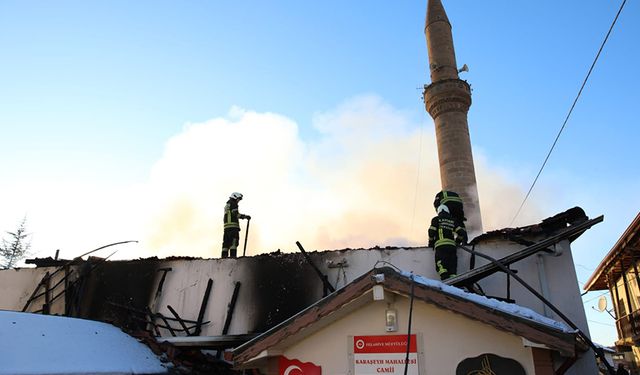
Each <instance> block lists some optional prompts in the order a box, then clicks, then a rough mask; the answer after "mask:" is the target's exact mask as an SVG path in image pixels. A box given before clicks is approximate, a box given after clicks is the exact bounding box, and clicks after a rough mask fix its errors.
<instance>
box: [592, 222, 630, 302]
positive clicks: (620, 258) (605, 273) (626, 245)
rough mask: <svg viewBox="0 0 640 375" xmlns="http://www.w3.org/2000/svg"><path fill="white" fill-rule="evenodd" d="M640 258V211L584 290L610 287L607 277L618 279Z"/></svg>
mask: <svg viewBox="0 0 640 375" xmlns="http://www.w3.org/2000/svg"><path fill="white" fill-rule="evenodd" d="M638 258H640V213H638V214H637V215H636V217H635V219H633V221H632V222H631V224H630V225H629V227H627V229H626V230H625V231H624V233H623V234H622V236H620V238H619V239H618V241H616V243H615V245H613V247H612V248H611V250H609V253H607V255H606V256H605V257H604V259H602V261H601V262H600V264H599V265H598V267H597V268H596V270H595V271H594V272H593V275H591V277H590V278H589V280H587V283H586V284H585V286H584V290H587V291H595V290H605V289H607V288H608V285H607V278H609V277H610V278H611V279H613V280H617V279H618V278H620V276H621V275H622V273H623V272H624V271H625V270H627V269H629V267H632V266H633V265H634V264H635V262H636V261H637V259H638Z"/></svg>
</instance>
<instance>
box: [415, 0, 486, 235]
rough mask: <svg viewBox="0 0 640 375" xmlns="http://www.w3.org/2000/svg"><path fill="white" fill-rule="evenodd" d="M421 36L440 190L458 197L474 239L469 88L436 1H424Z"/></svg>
mask: <svg viewBox="0 0 640 375" xmlns="http://www.w3.org/2000/svg"><path fill="white" fill-rule="evenodd" d="M424 32H425V36H426V39H427V49H428V51H429V70H430V72H431V84H430V85H425V88H424V103H425V107H426V109H427V111H428V112H429V114H430V115H431V117H432V118H433V121H434V123H435V127H436V140H437V143H438V159H439V161H440V179H441V183H442V189H444V190H451V191H455V192H457V193H458V194H460V196H461V197H462V200H463V202H464V206H465V214H466V216H467V230H468V231H469V233H470V234H476V235H477V234H480V233H482V218H481V216H480V203H479V199H478V188H477V185H476V173H475V168H474V166H473V155H472V153H471V139H470V138H469V126H468V124H467V112H468V111H469V107H470V106H471V88H470V86H469V84H468V83H467V82H466V81H463V80H461V79H459V77H458V68H457V64H456V53H455V50H454V48H453V36H452V34H451V23H450V22H449V18H448V17H447V13H446V12H445V10H444V7H443V6H442V2H441V1H440V0H428V4H427V18H426V22H425V27H424Z"/></svg>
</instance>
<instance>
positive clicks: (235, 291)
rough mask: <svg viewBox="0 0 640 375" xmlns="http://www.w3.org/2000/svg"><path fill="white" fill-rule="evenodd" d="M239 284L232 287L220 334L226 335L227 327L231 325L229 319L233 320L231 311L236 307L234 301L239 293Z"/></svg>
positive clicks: (237, 282)
mask: <svg viewBox="0 0 640 375" xmlns="http://www.w3.org/2000/svg"><path fill="white" fill-rule="evenodd" d="M240 285H242V284H240V282H239V281H236V285H235V286H234V287H233V295H232V296H231V301H230V302H229V305H227V318H226V319H225V320H224V326H223V327H222V334H223V335H226V334H227V333H228V332H229V326H230V325H231V319H232V318H233V311H234V310H235V307H236V301H237V300H238V293H239V292H240Z"/></svg>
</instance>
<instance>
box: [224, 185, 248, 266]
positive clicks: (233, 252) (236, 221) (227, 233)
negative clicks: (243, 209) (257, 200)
mask: <svg viewBox="0 0 640 375" xmlns="http://www.w3.org/2000/svg"><path fill="white" fill-rule="evenodd" d="M241 200H242V194H240V193H232V194H231V195H230V196H229V200H228V201H227V204H226V205H225V206H224V216H223V218H222V221H223V223H224V236H223V238H222V257H223V258H228V257H231V258H235V257H237V255H238V254H237V253H238V242H239V241H240V219H247V220H249V219H251V216H249V215H243V214H241V213H239V212H238V202H240V201H241Z"/></svg>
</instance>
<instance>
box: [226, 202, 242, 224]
mask: <svg viewBox="0 0 640 375" xmlns="http://www.w3.org/2000/svg"><path fill="white" fill-rule="evenodd" d="M239 216H240V214H239V213H238V201H237V200H235V199H229V200H228V201H227V204H226V205H225V206H224V217H223V218H222V220H223V222H224V229H229V228H238V229H240V221H239V220H238V218H239Z"/></svg>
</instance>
